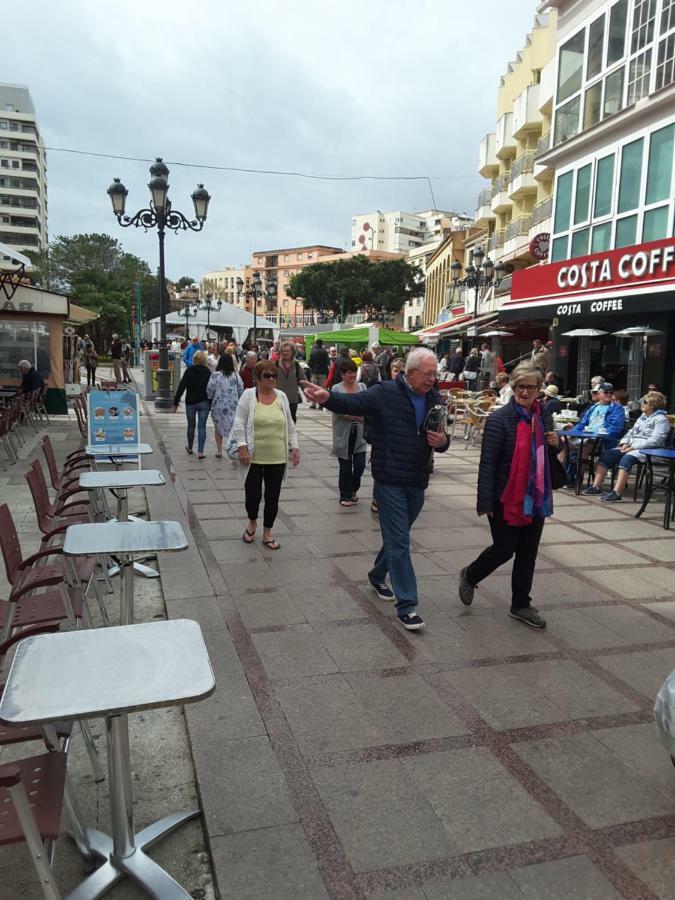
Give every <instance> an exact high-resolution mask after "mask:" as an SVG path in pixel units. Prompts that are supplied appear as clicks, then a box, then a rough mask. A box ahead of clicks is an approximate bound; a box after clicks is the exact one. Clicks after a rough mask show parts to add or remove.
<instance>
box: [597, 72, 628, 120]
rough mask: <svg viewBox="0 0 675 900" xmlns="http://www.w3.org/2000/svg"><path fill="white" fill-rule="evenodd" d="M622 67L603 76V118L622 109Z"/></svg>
mask: <svg viewBox="0 0 675 900" xmlns="http://www.w3.org/2000/svg"><path fill="white" fill-rule="evenodd" d="M623 69H624V67H623V66H622V67H621V68H620V69H617V70H616V72H612V74H611V75H608V76H607V78H605V103H604V105H603V108H602V117H603V119H605V118H607V116H613V115H614V113H617V112H619V110H620V109H623Z"/></svg>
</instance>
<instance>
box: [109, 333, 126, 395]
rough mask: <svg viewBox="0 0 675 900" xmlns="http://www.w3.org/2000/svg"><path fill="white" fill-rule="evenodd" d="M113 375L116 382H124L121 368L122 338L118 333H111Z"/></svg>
mask: <svg viewBox="0 0 675 900" xmlns="http://www.w3.org/2000/svg"><path fill="white" fill-rule="evenodd" d="M110 358H111V359H112V365H113V375H114V378H115V382H116V383H117V384H124V381H125V378H124V369H123V368H122V340H121V338H120V336H119V335H117V334H113V342H112V347H111V348H110Z"/></svg>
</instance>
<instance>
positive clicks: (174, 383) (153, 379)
mask: <svg viewBox="0 0 675 900" xmlns="http://www.w3.org/2000/svg"><path fill="white" fill-rule="evenodd" d="M180 363H181V354H180V353H177V352H175V351H174V350H169V393H170V394H171V396H173V395H174V393H175V391H176V388H177V387H178V382H179V381H180ZM158 369H159V350H144V351H143V399H144V400H154V399H155V397H156V396H157V370H158Z"/></svg>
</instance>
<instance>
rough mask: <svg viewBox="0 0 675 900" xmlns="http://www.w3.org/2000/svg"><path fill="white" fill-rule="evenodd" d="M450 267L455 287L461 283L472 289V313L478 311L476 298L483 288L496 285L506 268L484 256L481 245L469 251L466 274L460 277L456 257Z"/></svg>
mask: <svg viewBox="0 0 675 900" xmlns="http://www.w3.org/2000/svg"><path fill="white" fill-rule="evenodd" d="M450 268H451V269H452V282H453V284H454V286H455V287H459V286H460V285H462V286H463V287H467V288H469V289H471V288H473V291H474V304H473V314H474V316H475V315H476V313H477V311H478V299H479V297H480V292H481V290H482V289H483V288H488V287H497V285H498V284H499V282H500V281H501V280H502V278H503V277H504V275H505V274H506V269H505V268H504V266H503V265H502V264H501V263H497V265H495V264H494V263H493V262H492V260H491V259H490V257H489V256H488V257H486V256H485V250H483V248H482V247H476V248H475V250H472V251H471V257H470V259H469V265H468V266H467V268H466V274H465V276H464V278H462V269H463V266H462V264H461V262H460V261H459V260H458V259H456V260H455V261H454V262H453V263H452V265H451V266H450Z"/></svg>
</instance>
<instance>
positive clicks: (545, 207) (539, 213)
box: [532, 196, 553, 225]
mask: <svg viewBox="0 0 675 900" xmlns="http://www.w3.org/2000/svg"><path fill="white" fill-rule="evenodd" d="M552 212H553V196H550V197H547V198H546V200H542V201H541V203H537V205H536V206H535V208H534V209H533V210H532V225H538V224H539V223H540V222H543V221H544V219H548V218H550V216H551V213H552Z"/></svg>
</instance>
